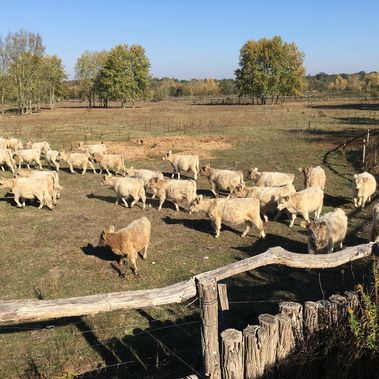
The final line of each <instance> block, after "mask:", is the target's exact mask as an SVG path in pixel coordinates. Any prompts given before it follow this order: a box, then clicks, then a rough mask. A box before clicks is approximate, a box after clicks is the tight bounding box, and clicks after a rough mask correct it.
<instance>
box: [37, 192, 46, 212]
mask: <svg viewBox="0 0 379 379" xmlns="http://www.w3.org/2000/svg"><path fill="white" fill-rule="evenodd" d="M36 197H37V199H38V201H39V207H38V209H42V208H43V205H44V201H43V195H41V196H36Z"/></svg>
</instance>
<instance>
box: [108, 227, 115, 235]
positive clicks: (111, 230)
mask: <svg viewBox="0 0 379 379" xmlns="http://www.w3.org/2000/svg"><path fill="white" fill-rule="evenodd" d="M108 233H114V226H113V225H111V226H110V227H109V228H108Z"/></svg>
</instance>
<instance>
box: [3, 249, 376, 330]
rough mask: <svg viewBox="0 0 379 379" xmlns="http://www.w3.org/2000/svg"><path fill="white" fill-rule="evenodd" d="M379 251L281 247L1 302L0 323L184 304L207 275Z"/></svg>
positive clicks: (330, 262) (323, 263)
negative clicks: (131, 285)
mask: <svg viewBox="0 0 379 379" xmlns="http://www.w3.org/2000/svg"><path fill="white" fill-rule="evenodd" d="M373 251H374V252H375V253H376V252H377V251H378V247H377V245H376V244H373V243H368V244H361V245H357V246H351V247H347V248H345V249H344V250H341V251H339V252H337V253H332V254H329V255H309V254H299V253H292V252H290V251H287V250H285V249H283V248H282V247H273V248H270V249H268V250H267V251H266V252H264V253H262V254H259V255H256V256H253V257H250V258H247V259H243V260H241V261H238V262H235V263H231V264H229V265H227V266H224V267H220V268H218V269H215V270H212V271H207V272H204V273H202V274H199V275H196V276H195V277H192V278H190V279H189V280H187V281H183V282H180V283H176V284H173V285H170V286H167V287H163V288H154V289H149V290H137V291H126V292H115V293H107V294H98V295H91V296H81V297H73V298H67V299H59V300H20V301H11V302H1V303H0V324H8V323H20V322H32V321H45V320H51V319H55V318H61V317H73V316H84V315H95V314H98V313H103V312H110V311H113V310H120V309H137V308H145V307H151V306H158V305H168V304H174V303H183V302H185V301H187V300H189V299H191V298H193V297H195V296H196V294H197V288H196V282H197V281H201V280H204V279H207V278H214V279H215V280H216V281H219V280H223V279H226V278H229V277H230V276H233V275H237V274H241V273H243V272H246V271H250V270H253V269H256V268H259V267H263V266H267V265H273V264H278V265H284V266H288V267H294V268H310V269H311V268H322V269H324V268H332V267H337V266H340V265H342V264H345V263H348V262H351V261H355V260H357V259H361V258H364V257H367V256H369V255H371V253H372V252H373Z"/></svg>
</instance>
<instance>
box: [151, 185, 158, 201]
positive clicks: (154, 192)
mask: <svg viewBox="0 0 379 379" xmlns="http://www.w3.org/2000/svg"><path fill="white" fill-rule="evenodd" d="M157 192H158V191H157V190H156V189H155V188H153V196H151V198H152V199H155V196H156V195H157Z"/></svg>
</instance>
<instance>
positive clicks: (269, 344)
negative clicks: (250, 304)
mask: <svg viewBox="0 0 379 379" xmlns="http://www.w3.org/2000/svg"><path fill="white" fill-rule="evenodd" d="M258 321H259V324H260V326H261V328H262V329H265V330H266V343H265V344H263V345H262V346H261V350H262V355H261V358H262V360H263V361H264V362H265V363H266V365H265V366H266V369H267V368H270V367H271V366H273V365H275V363H276V349H277V346H278V340H279V332H278V320H277V319H276V318H275V316H273V315H269V314H267V313H264V314H262V315H259V316H258Z"/></svg>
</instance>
